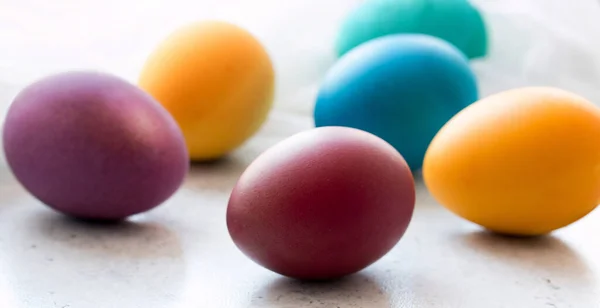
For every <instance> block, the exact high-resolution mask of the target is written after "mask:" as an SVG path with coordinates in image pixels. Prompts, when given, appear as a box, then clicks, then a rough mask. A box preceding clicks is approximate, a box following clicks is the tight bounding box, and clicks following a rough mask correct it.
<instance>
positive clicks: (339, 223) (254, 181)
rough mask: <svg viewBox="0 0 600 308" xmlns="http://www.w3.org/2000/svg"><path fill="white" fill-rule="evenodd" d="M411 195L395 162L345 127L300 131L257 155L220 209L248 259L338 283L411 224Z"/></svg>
mask: <svg viewBox="0 0 600 308" xmlns="http://www.w3.org/2000/svg"><path fill="white" fill-rule="evenodd" d="M414 204H415V188H414V182H413V178H412V174H411V172H410V169H409V168H408V166H407V164H406V162H405V161H404V159H403V158H402V156H401V155H400V154H399V153H398V152H397V151H396V150H395V149H394V148H393V147H392V146H390V145H389V144H388V143H386V142H385V141H383V140H382V139H380V138H378V137H376V136H374V135H372V134H369V133H367V132H364V131H360V130H356V129H352V128H346V127H325V128H316V129H312V130H309V131H305V132H302V133H299V134H296V135H293V136H291V137H289V138H288V139H286V140H284V141H281V142H280V143H278V144H276V145H275V146H273V147H272V148H270V149H268V150H267V151H265V152H264V153H263V154H262V155H260V156H259V157H258V158H257V159H256V160H255V161H254V162H252V164H250V166H249V167H248V168H247V169H246V170H245V172H244V173H243V174H242V176H241V177H240V179H239V181H238V182H237V184H236V186H235V188H234V190H233V191H232V193H231V197H230V200H229V205H228V208H227V226H228V229H229V233H230V235H231V238H232V239H233V241H234V242H235V244H236V245H237V247H239V248H240V250H241V251H242V252H243V253H245V254H246V255H247V256H248V257H249V258H251V259H252V260H254V261H255V262H256V263H258V264H260V265H262V266H264V267H265V268H267V269H269V270H272V271H274V272H277V273H279V274H281V275H285V276H288V277H293V278H296V279H307V280H322V279H333V278H338V277H342V276H345V275H348V274H352V273H355V272H357V271H360V270H361V269H363V268H365V267H367V266H369V265H370V264H372V263H374V262H375V261H377V260H378V259H379V258H381V257H382V256H384V255H385V254H386V253H387V252H388V251H389V250H390V249H392V247H394V246H395V245H396V243H397V242H398V241H399V240H400V238H401V237H402V236H403V234H404V232H405V230H406V229H407V227H408V225H409V222H410V220H411V217H412V214H413V209H414Z"/></svg>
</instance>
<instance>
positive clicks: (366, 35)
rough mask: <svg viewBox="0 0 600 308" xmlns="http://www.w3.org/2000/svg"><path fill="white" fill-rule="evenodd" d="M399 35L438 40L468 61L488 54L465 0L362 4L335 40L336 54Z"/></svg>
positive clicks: (482, 30) (476, 16) (481, 28)
mask: <svg viewBox="0 0 600 308" xmlns="http://www.w3.org/2000/svg"><path fill="white" fill-rule="evenodd" d="M400 33H420V34H428V35H432V36H436V37H439V38H441V39H444V40H446V41H448V42H450V43H452V44H453V45H454V46H456V47H457V48H458V49H460V50H461V51H462V52H463V53H464V54H465V55H466V56H467V57H468V58H470V59H474V58H480V57H483V56H485V54H486V53H487V48H488V47H487V44H488V43H487V41H488V39H487V33H486V27H485V23H484V20H483V17H482V15H481V14H480V13H479V11H478V9H477V8H475V7H474V6H473V5H471V3H470V2H469V1H467V0H367V1H364V2H363V3H362V4H361V5H359V6H357V7H356V8H355V9H354V10H353V11H351V12H350V14H348V16H347V17H346V18H345V19H344V21H343V23H342V26H341V29H340V31H339V34H338V37H337V42H336V49H337V53H338V55H343V54H345V53H346V52H348V51H349V50H351V49H352V48H354V47H356V46H359V45H360V44H363V43H365V42H367V41H369V40H372V39H374V38H378V37H381V36H385V35H390V34H400Z"/></svg>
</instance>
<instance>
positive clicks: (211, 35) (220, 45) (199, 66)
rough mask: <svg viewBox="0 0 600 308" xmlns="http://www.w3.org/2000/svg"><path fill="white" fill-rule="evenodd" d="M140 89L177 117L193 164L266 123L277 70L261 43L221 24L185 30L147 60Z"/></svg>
mask: <svg viewBox="0 0 600 308" xmlns="http://www.w3.org/2000/svg"><path fill="white" fill-rule="evenodd" d="M139 85H140V87H141V88H143V89H144V90H146V91H147V92H148V93H150V94H151V95H152V96H153V97H154V98H156V99H157V100H158V101H159V102H160V103H161V104H162V105H163V106H164V107H165V108H166V109H167V110H168V111H169V112H170V113H171V115H173V117H174V118H175V120H176V121H177V123H178V124H179V126H180V127H181V129H182V131H183V134H184V136H185V140H186V144H187V148H188V151H189V155H190V157H191V159H192V160H198V161H201V160H213V159H217V158H220V157H222V156H223V155H225V154H227V153H229V152H231V151H232V150H234V149H236V148H237V147H239V146H240V145H242V144H243V143H244V142H245V141H246V140H247V139H248V138H250V137H251V136H252V135H253V134H255V133H256V132H257V131H258V129H259V128H260V127H261V126H262V124H263V122H264V121H265V120H266V118H267V116H268V113H269V111H270V109H271V106H272V103H273V94H274V70H273V66H272V63H271V60H270V57H269V55H268V54H267V52H266V50H265V49H264V48H263V46H262V45H261V44H260V42H259V41H258V40H257V39H256V38H255V37H254V36H252V35H251V34H250V33H249V32H247V31H246V30H244V29H242V28H240V27H238V26H235V25H232V24H229V23H226V22H219V21H207V22H199V23H194V24H191V25H187V26H184V27H182V28H180V29H178V30H176V31H174V32H173V33H172V34H171V35H170V36H168V37H167V38H166V39H165V40H164V41H163V42H162V43H161V44H160V45H159V46H158V47H157V48H156V50H155V51H154V52H153V53H152V54H151V55H150V56H149V58H148V59H147V61H146V64H145V66H144V68H143V70H142V72H141V75H140V78H139Z"/></svg>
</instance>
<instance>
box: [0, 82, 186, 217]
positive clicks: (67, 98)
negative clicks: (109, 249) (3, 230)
mask: <svg viewBox="0 0 600 308" xmlns="http://www.w3.org/2000/svg"><path fill="white" fill-rule="evenodd" d="M2 139H3V147H4V151H5V154H6V159H7V162H8V164H9V166H10V169H11V170H12V172H13V173H14V175H15V176H16V178H17V180H18V181H19V182H20V183H21V184H22V185H23V186H24V187H25V188H26V189H27V190H28V191H29V192H30V193H31V194H33V195H34V196H35V197H37V198H38V199H39V200H41V201H42V202H43V203H45V204H47V205H48V206H50V207H51V208H53V209H55V210H57V211H59V212H62V213H65V214H67V215H70V216H74V217H78V218H84V219H102V220H104V219H108V220H113V219H122V218H126V217H127V216H130V215H133V214H137V213H141V212H144V211H147V210H150V209H152V208H154V207H156V206H158V205H159V204H161V203H162V202H163V201H165V200H166V199H168V198H169V197H170V196H171V195H172V194H173V193H174V192H175V191H176V190H177V189H178V188H179V186H180V184H181V183H182V181H183V179H184V176H185V174H186V172H187V170H188V161H189V160H188V157H187V152H186V148H185V143H184V140H183V135H182V134H181V131H180V130H179V128H178V127H177V124H176V123H175V121H174V120H173V118H172V117H171V116H170V115H169V114H168V113H167V112H166V110H164V109H163V108H162V107H161V106H160V105H159V104H158V103H157V102H156V101H155V100H154V99H152V97H151V96H150V95H148V94H147V93H145V92H143V91H142V90H141V89H139V88H137V87H136V86H134V85H132V84H130V83H128V82H126V81H124V80H121V79H119V78H117V77H115V76H112V75H109V74H105V73H97V72H66V73H60V74H56V75H52V76H48V77H46V78H43V79H41V80H38V81H36V82H34V83H32V84H31V85H29V86H27V87H26V88H24V89H23V90H22V91H21V92H20V93H19V94H18V96H17V97H16V98H15V99H14V101H13V102H12V105H11V106H10V109H9V111H8V114H7V117H6V122H5V124H4V131H3V138H2Z"/></svg>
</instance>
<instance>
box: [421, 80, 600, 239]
mask: <svg viewBox="0 0 600 308" xmlns="http://www.w3.org/2000/svg"><path fill="white" fill-rule="evenodd" d="M599 140H600V109H598V107H596V106H595V105H593V104H592V103H590V102H588V101H587V100H586V99H584V98H582V97H580V96H578V95H575V94H573V93H570V92H567V91H564V90H560V89H555V88H546V87H527V88H518V89H513V90H509V91H505V92H501V93H497V94H494V95H491V96H489V97H486V98H484V99H482V100H480V101H479V102H477V103H475V104H473V105H471V106H470V107H468V108H466V109H465V110H464V111H462V112H461V113H459V114H457V115H456V116H455V117H454V118H453V119H452V120H450V121H449V122H448V123H447V124H446V125H445V127H444V128H442V129H441V130H440V132H439V133H438V134H437V136H436V137H435V139H434V140H433V141H432V142H431V146H430V147H429V149H428V151H427V155H426V157H425V163H424V167H423V176H424V180H425V183H426V185H427V187H428V188H429V190H430V192H431V194H432V195H433V196H434V197H435V198H436V199H437V200H438V201H439V202H440V203H441V204H443V205H444V206H445V207H447V208H448V209H450V210H451V211H452V212H454V213H456V214H457V215H459V216H461V217H463V218H465V219H467V220H470V221H472V222H474V223H476V224H479V225H481V226H483V227H485V228H487V229H489V230H492V231H494V232H497V233H502V234H510V235H517V236H534V235H542V234H546V233H549V232H551V231H553V230H556V229H559V228H562V227H565V226H567V225H569V224H571V223H573V222H575V221H577V220H579V219H580V218H582V217H584V216H585V215H587V214H588V213H590V212H591V211H592V210H593V209H594V208H596V206H597V204H598V201H599V197H600V172H599V166H600V142H599Z"/></svg>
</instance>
